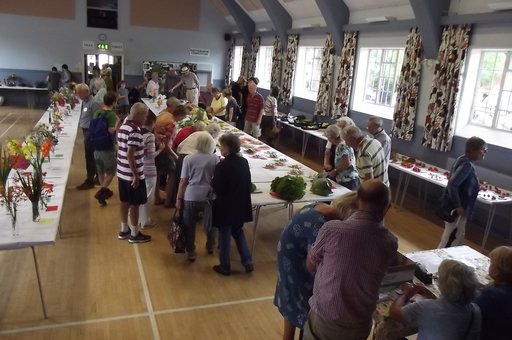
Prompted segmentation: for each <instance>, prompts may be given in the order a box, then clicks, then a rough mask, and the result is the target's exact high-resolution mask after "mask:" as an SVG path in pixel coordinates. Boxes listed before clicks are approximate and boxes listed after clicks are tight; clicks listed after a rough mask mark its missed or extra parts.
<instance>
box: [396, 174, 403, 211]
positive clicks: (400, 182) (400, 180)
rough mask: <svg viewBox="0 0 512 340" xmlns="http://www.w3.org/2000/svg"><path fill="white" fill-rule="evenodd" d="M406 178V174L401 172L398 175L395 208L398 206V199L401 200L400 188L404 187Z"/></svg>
mask: <svg viewBox="0 0 512 340" xmlns="http://www.w3.org/2000/svg"><path fill="white" fill-rule="evenodd" d="M403 178H404V173H403V172H402V171H400V174H399V175H398V185H397V186H396V194H395V206H397V205H398V199H399V198H400V187H401V186H402V180H403Z"/></svg>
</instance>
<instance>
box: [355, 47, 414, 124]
mask: <svg viewBox="0 0 512 340" xmlns="http://www.w3.org/2000/svg"><path fill="white" fill-rule="evenodd" d="M403 59H404V49H402V48H391V49H382V48H361V50H360V53H359V61H358V64H357V71H356V81H355V91H354V99H353V105H352V107H353V109H354V110H356V111H361V112H364V113H368V114H371V115H377V116H381V117H383V118H392V116H393V110H394V106H395V101H396V90H397V86H398V80H399V78H400V70H401V68H402V61H403Z"/></svg>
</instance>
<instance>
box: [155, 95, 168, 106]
mask: <svg viewBox="0 0 512 340" xmlns="http://www.w3.org/2000/svg"><path fill="white" fill-rule="evenodd" d="M166 100H167V97H166V96H165V95H163V94H159V95H158V96H156V98H155V103H156V105H157V106H158V107H160V106H162V104H163V103H164V102H165V101H166Z"/></svg>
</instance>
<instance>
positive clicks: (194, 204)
mask: <svg viewBox="0 0 512 340" xmlns="http://www.w3.org/2000/svg"><path fill="white" fill-rule="evenodd" d="M196 148H197V153H195V154H193V155H187V156H186V157H185V158H184V159H183V169H182V172H181V180H180V184H179V188H178V194H177V198H176V209H178V210H181V213H182V217H183V226H184V229H185V230H184V231H185V249H186V251H187V260H189V261H191V262H194V261H195V260H196V256H197V254H196V245H195V239H196V223H197V221H198V220H199V214H200V213H201V212H204V209H205V207H206V202H207V200H208V195H209V193H210V190H211V187H210V183H211V181H212V177H213V173H214V171H215V166H216V165H217V163H218V162H219V157H218V156H217V155H216V154H214V153H212V152H211V150H212V148H215V142H213V143H212V139H211V138H210V137H209V136H207V135H200V136H199V138H198V139H197V146H196ZM214 244H215V241H214V233H213V229H210V230H208V232H207V241H206V249H207V251H208V254H212V253H213V246H214Z"/></svg>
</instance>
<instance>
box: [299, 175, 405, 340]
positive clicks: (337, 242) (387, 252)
mask: <svg viewBox="0 0 512 340" xmlns="http://www.w3.org/2000/svg"><path fill="white" fill-rule="evenodd" d="M357 195H358V210H357V211H356V212H355V213H354V214H352V215H351V216H350V217H349V218H348V219H346V220H344V221H340V220H334V221H329V222H327V223H325V224H324V225H323V227H322V228H321V229H320V232H319V233H318V237H317V239H316V242H315V244H314V246H313V247H312V248H311V250H310V251H309V253H308V258H307V263H306V265H307V267H308V269H309V270H310V271H311V272H316V274H315V284H314V287H313V296H312V297H311V299H310V300H309V304H310V306H311V310H310V312H309V315H308V320H307V323H306V325H305V326H304V339H305V340H312V339H323V340H330V339H333V340H334V339H361V340H363V339H364V340H366V339H367V337H368V334H369V333H370V330H371V327H372V315H373V312H374V310H375V306H376V304H377V300H378V298H379V287H380V284H381V282H382V279H383V278H384V275H385V274H386V271H387V269H388V266H389V265H390V264H391V263H392V261H393V260H394V258H395V256H396V251H397V248H398V242H397V239H396V237H395V236H394V235H393V234H391V233H390V232H389V230H387V229H386V227H385V226H384V224H383V220H384V216H385V215H386V212H387V211H388V208H389V204H390V191H389V188H388V187H387V186H386V185H385V184H384V183H382V182H381V181H378V180H375V179H369V180H367V181H365V182H363V183H362V184H361V186H360V187H359V189H358V190H357Z"/></svg>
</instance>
